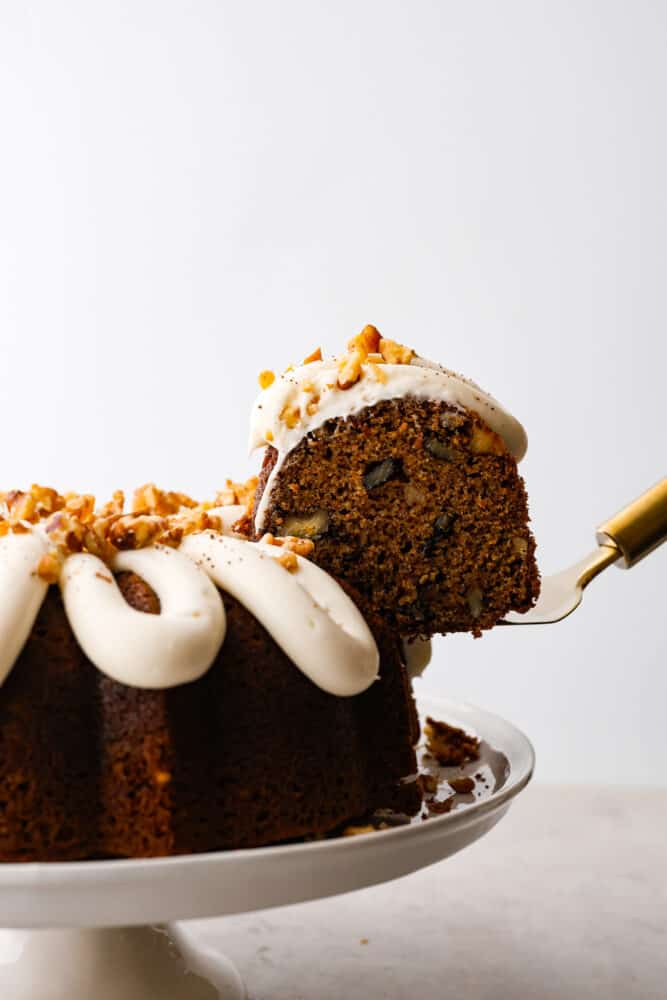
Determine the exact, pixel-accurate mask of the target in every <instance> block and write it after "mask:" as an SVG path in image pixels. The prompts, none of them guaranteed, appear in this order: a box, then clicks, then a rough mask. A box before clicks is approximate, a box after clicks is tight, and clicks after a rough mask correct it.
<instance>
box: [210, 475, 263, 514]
mask: <svg viewBox="0 0 667 1000" xmlns="http://www.w3.org/2000/svg"><path fill="white" fill-rule="evenodd" d="M257 483H258V479H257V476H251V477H250V479H246V481H245V482H244V483H235V482H234V481H233V480H231V479H227V480H226V481H225V488H224V489H222V490H219V491H218V493H217V494H216V497H215V504H214V506H215V507H238V506H241V507H246V506H248V504H251V503H252V502H253V501H254V499H255V493H256V492H257Z"/></svg>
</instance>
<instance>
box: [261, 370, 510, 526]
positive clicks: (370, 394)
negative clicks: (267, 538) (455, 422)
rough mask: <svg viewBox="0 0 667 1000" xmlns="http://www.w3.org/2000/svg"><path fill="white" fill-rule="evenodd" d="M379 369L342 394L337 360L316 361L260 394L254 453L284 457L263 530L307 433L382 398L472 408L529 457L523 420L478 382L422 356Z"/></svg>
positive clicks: (271, 478)
mask: <svg viewBox="0 0 667 1000" xmlns="http://www.w3.org/2000/svg"><path fill="white" fill-rule="evenodd" d="M377 367H378V369H379V374H380V378H378V372H377V371H374V369H373V366H372V365H369V364H365V365H363V366H362V370H363V375H362V377H361V378H360V379H359V381H358V382H356V383H355V384H354V385H352V386H351V387H350V388H349V389H345V390H342V389H339V388H338V386H337V384H336V379H337V376H338V361H337V359H336V358H332V359H331V360H329V361H314V362H311V363H310V364H308V365H302V366H301V367H300V368H296V369H294V370H293V371H291V372H285V374H284V375H281V376H280V377H279V378H277V379H276V380H275V382H273V384H272V385H270V386H269V388H268V389H264V390H263V391H262V392H261V393H260V395H259V397H258V398H257V400H256V402H255V405H254V406H253V410H252V414H251V418H250V450H251V451H253V450H254V449H255V448H259V447H261V446H262V445H265V444H272V445H273V447H274V448H276V449H277V451H278V458H277V461H276V464H275V465H274V467H273V469H272V471H271V475H270V476H269V479H268V481H267V484H266V487H265V489H264V492H263V494H262V499H261V501H260V504H259V507H258V509H257V512H256V515H255V529H256V530H257V531H260V530H261V529H262V527H263V525H264V521H265V518H266V511H267V507H268V504H269V499H270V495H271V490H272V489H273V485H274V483H275V481H276V478H277V476H278V474H279V472H280V468H281V466H282V463H283V461H284V459H285V456H286V455H288V454H289V452H290V451H292V449H293V448H295V447H296V446H297V445H298V444H299V442H300V441H301V440H302V439H303V438H304V437H305V436H306V435H307V434H310V433H311V432H312V431H314V430H317V428H318V427H321V426H322V424H324V423H325V422H326V421H327V420H330V419H331V418H332V417H337V418H341V417H342V418H343V419H345V418H346V417H349V416H351V415H352V414H354V413H358V412H359V411H360V410H363V409H364V408H365V407H367V406H374V405H375V403H379V402H380V401H382V400H388V399H397V398H399V397H402V396H414V397H416V398H417V399H432V400H437V401H439V402H443V403H449V404H450V405H452V406H457V407H461V408H464V409H466V410H472V411H473V412H474V413H477V414H478V415H479V416H480V417H481V418H482V420H484V421H485V423H487V424H488V426H489V427H490V428H491V429H492V430H494V431H495V432H496V433H497V434H498V435H500V437H501V438H502V439H503V441H504V442H505V444H506V445H507V448H508V450H509V451H510V453H511V454H512V455H513V456H514V458H515V459H516V460H517V461H520V459H522V458H523V456H524V455H525V453H526V448H527V446H528V442H527V438H526V432H525V430H524V429H523V427H522V426H521V424H520V423H519V421H518V420H516V419H515V418H514V417H513V416H512V415H511V414H510V413H508V412H507V410H505V409H503V407H502V406H501V405H500V403H499V402H498V401H497V400H496V399H494V398H493V396H490V395H489V394H488V393H486V392H484V391H483V390H482V389H480V388H479V386H477V385H475V383H474V382H471V381H469V380H468V379H465V378H463V377H462V376H461V375H456V374H455V373H454V372H451V371H448V370H447V369H446V368H441V367H440V366H439V365H435V364H434V363H433V362H431V361H426V360H425V359H423V358H418V357H416V358H413V360H412V362H411V363H410V364H409V365H384V364H383V365H380V366H377ZM381 378H382V379H383V380H382V381H381V380H380V379H381ZM311 403H314V405H312V406H310V409H311V410H312V412H311V413H309V412H308V408H309V405H310V404H311ZM286 406H288V407H290V408H293V409H295V410H298V413H299V420H298V422H297V423H296V425H295V426H294V427H289V426H288V425H287V423H286V422H285V421H284V420H282V419H281V413H282V412H283V410H284V408H285V407H286Z"/></svg>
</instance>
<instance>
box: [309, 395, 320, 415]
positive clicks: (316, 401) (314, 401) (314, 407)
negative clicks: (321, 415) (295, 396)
mask: <svg viewBox="0 0 667 1000" xmlns="http://www.w3.org/2000/svg"><path fill="white" fill-rule="evenodd" d="M319 405H320V395H319V393H318V392H314V393H313V395H312V396H311V398H310V401H309V403H308V404H307V406H306V413H307V414H308V416H309V417H312V416H313V415H314V414H315V413H317V411H318V408H319Z"/></svg>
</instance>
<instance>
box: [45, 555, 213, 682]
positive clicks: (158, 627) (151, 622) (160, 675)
mask: <svg viewBox="0 0 667 1000" xmlns="http://www.w3.org/2000/svg"><path fill="white" fill-rule="evenodd" d="M112 568H113V570H114V571H115V572H122V571H124V570H128V571H130V572H132V573H136V574H138V576H140V577H141V578H142V579H143V580H145V581H146V583H147V584H148V585H149V586H150V587H152V588H153V590H154V591H155V593H156V594H157V596H158V598H159V599H160V614H158V615H149V614H144V613H143V612H142V611H137V610H135V609H134V608H132V607H130V605H129V604H128V603H127V601H126V600H125V598H124V597H123V595H122V593H121V591H120V589H119V587H118V585H117V583H116V581H115V579H114V577H113V575H112V574H111V573H110V572H109V568H108V567H107V566H106V565H105V564H104V563H103V562H102V561H101V559H98V558H97V557H96V556H93V555H89V554H88V553H79V554H77V555H73V556H70V557H69V558H68V559H66V560H65V564H64V566H63V570H62V574H61V579H60V587H61V590H62V595H63V601H64V604H65V610H66V612H67V617H68V618H69V621H70V624H71V626H72V631H73V632H74V634H75V636H76V638H77V641H78V642H79V645H80V646H81V648H82V649H83V651H84V653H85V654H86V656H87V657H88V659H89V660H90V661H91V662H92V663H94V664H95V666H96V667H97V668H98V669H99V670H101V671H102V673H104V674H106V675H107V676H109V677H111V678H113V680H115V681H118V682H119V683H121V684H128V685H132V686H133V687H139V688H149V689H156V688H170V687H176V686H177V685H178V684H186V683H187V682H188V681H194V680H197V678H199V677H201V676H202V675H203V674H205V673H206V671H207V670H208V668H209V667H210V666H211V664H212V663H213V661H214V659H215V658H216V656H217V655H218V652H219V650H220V647H221V646H222V642H223V640H224V637H225V626H226V620H225V610H224V606H223V603H222V599H221V597H220V594H219V593H218V591H217V590H216V588H215V587H214V586H213V584H212V583H211V581H210V580H209V579H208V577H207V576H206V574H205V573H202V572H201V570H199V569H198V568H197V567H196V566H195V565H194V564H193V563H192V561H191V560H189V559H188V558H186V556H184V555H182V554H181V553H180V552H177V551H175V550H174V549H170V548H166V547H165V546H161V545H156V546H154V547H152V548H148V549H139V550H137V551H131V552H119V553H118V555H117V556H116V557H115V559H114V562H113V564H112Z"/></svg>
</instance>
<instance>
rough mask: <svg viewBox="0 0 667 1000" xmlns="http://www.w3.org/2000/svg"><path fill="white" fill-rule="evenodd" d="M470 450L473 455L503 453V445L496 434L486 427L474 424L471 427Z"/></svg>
mask: <svg viewBox="0 0 667 1000" xmlns="http://www.w3.org/2000/svg"><path fill="white" fill-rule="evenodd" d="M470 450H471V451H472V452H473V453H474V454H475V455H504V454H505V446H504V445H503V442H502V439H501V438H500V437H499V436H498V434H496V433H495V431H492V430H489V429H488V428H486V427H480V426H479V425H478V424H475V426H474V427H473V429H472V436H471V438H470Z"/></svg>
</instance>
